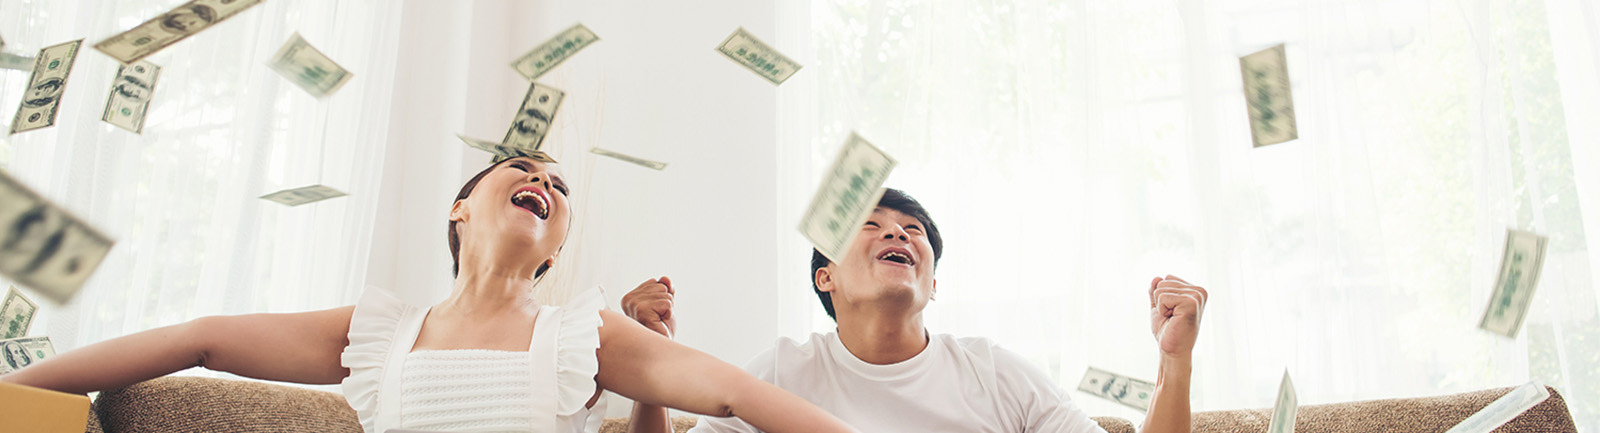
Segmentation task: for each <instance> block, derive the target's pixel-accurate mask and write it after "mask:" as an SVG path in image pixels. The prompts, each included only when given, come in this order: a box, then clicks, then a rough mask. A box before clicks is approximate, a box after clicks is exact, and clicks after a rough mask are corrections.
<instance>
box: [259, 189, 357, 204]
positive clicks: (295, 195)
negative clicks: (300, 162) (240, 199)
mask: <svg viewBox="0 0 1600 433" xmlns="http://www.w3.org/2000/svg"><path fill="white" fill-rule="evenodd" d="M344 195H345V194H344V193H343V192H340V191H339V190H337V189H333V188H329V187H326V186H322V185H311V186H302V187H299V188H291V189H286V190H283V191H278V192H275V193H272V194H267V195H264V196H261V198H262V199H264V200H266V201H270V202H273V203H278V204H282V205H286V206H299V205H303V204H306V203H315V202H319V201H323V200H327V199H330V198H334V197H344Z"/></svg>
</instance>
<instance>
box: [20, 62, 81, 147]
mask: <svg viewBox="0 0 1600 433" xmlns="http://www.w3.org/2000/svg"><path fill="white" fill-rule="evenodd" d="M82 44H83V40H82V39H79V40H76V41H72V42H66V43H61V44H56V45H52V46H49V47H45V49H42V50H39V57H36V58H35V60H34V63H33V75H32V76H31V77H29V78H28V91H27V92H25V93H24V94H23V95H22V106H20V107H17V116H16V117H13V118H11V133H12V134H16V133H18V132H22V131H31V130H35V129H39V128H44V127H48V126H55V124H56V112H57V111H58V109H59V108H60V107H61V95H62V94H63V93H66V90H67V76H68V75H70V74H71V73H72V64H73V62H75V61H77V59H78V46H79V45H82Z"/></svg>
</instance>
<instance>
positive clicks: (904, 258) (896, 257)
mask: <svg viewBox="0 0 1600 433" xmlns="http://www.w3.org/2000/svg"><path fill="white" fill-rule="evenodd" d="M877 259H878V260H883V261H890V262H895V263H899V264H902V265H909V266H916V264H917V259H916V258H914V257H912V255H911V252H910V251H907V250H906V249H904V248H896V247H890V248H885V249H884V250H883V251H880V252H878V257H877Z"/></svg>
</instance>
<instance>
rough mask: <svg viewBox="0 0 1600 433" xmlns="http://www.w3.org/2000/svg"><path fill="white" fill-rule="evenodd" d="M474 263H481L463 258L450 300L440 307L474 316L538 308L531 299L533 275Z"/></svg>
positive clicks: (442, 303)
mask: <svg viewBox="0 0 1600 433" xmlns="http://www.w3.org/2000/svg"><path fill="white" fill-rule="evenodd" d="M476 263H482V262H479V261H474V260H468V257H462V260H461V269H460V271H459V272H458V273H457V274H456V280H455V284H454V287H452V288H451V290H450V297H449V298H447V299H445V300H444V302H440V303H439V306H440V307H442V308H443V309H445V310H449V311H456V312H462V313H473V314H483V313H494V312H499V311H505V310H509V309H520V308H529V307H532V308H538V306H539V302H538V301H536V300H534V297H533V285H534V283H535V282H536V281H535V280H534V277H533V273H532V272H529V271H526V270H523V269H515V268H505V267H498V266H494V265H492V264H489V265H477V264H476Z"/></svg>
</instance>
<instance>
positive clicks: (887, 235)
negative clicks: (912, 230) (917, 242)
mask: <svg viewBox="0 0 1600 433" xmlns="http://www.w3.org/2000/svg"><path fill="white" fill-rule="evenodd" d="M883 238H884V239H896V238H898V239H900V241H901V242H906V241H909V240H911V238H909V237H907V236H906V231H905V229H902V228H900V226H899V225H895V224H891V225H889V226H886V227H884V229H883Z"/></svg>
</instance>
